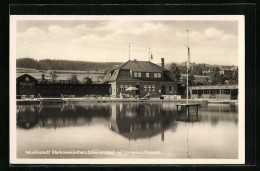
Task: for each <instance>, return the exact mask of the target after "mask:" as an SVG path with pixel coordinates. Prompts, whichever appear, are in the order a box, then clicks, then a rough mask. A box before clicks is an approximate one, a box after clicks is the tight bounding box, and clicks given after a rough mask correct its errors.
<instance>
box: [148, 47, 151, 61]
mask: <svg viewBox="0 0 260 171" xmlns="http://www.w3.org/2000/svg"><path fill="white" fill-rule="evenodd" d="M150 59H151V50H150V45H149V51H148V61H150Z"/></svg>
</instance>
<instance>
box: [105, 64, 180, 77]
mask: <svg viewBox="0 0 260 171" xmlns="http://www.w3.org/2000/svg"><path fill="white" fill-rule="evenodd" d="M130 70H131V71H133V72H161V73H163V77H162V78H143V77H141V78H134V77H132V76H131V74H130ZM115 80H131V81H140V80H142V81H177V80H176V79H175V77H173V76H172V75H171V74H170V71H169V70H168V69H165V68H163V67H161V66H159V65H156V64H154V63H152V62H150V61H127V62H125V63H122V64H120V65H118V66H116V67H115V68H113V69H111V70H110V71H109V72H108V73H107V74H106V76H105V77H104V79H103V81H104V82H106V81H115Z"/></svg>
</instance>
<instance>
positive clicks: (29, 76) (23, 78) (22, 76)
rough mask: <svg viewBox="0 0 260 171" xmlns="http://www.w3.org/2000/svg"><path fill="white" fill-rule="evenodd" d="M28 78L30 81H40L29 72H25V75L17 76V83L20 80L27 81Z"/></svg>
mask: <svg viewBox="0 0 260 171" xmlns="http://www.w3.org/2000/svg"><path fill="white" fill-rule="evenodd" d="M27 78H28V81H30V82H38V81H37V80H36V79H35V78H34V77H33V76H31V75H29V74H24V75H21V76H20V77H17V78H16V83H17V82H20V81H25V80H26V79H27ZM26 81H27V80H26Z"/></svg>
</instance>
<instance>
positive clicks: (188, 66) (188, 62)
mask: <svg viewBox="0 0 260 171" xmlns="http://www.w3.org/2000/svg"><path fill="white" fill-rule="evenodd" d="M186 31H187V48H188V59H187V86H186V87H187V90H186V91H187V93H186V94H187V99H186V100H187V104H188V103H189V68H190V47H189V30H186Z"/></svg>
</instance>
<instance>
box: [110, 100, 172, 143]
mask: <svg viewBox="0 0 260 171" xmlns="http://www.w3.org/2000/svg"><path fill="white" fill-rule="evenodd" d="M175 118H176V111H174V110H163V107H162V105H161V104H153V103H145V104H138V103H120V104H113V105H112V115H111V118H110V129H111V130H112V131H114V132H116V133H118V134H120V135H122V136H123V137H125V138H127V139H129V140H137V139H140V138H150V137H153V136H155V135H158V134H161V141H164V138H165V137H164V131H165V130H166V129H169V127H171V129H176V127H177V123H176V122H175Z"/></svg>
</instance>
